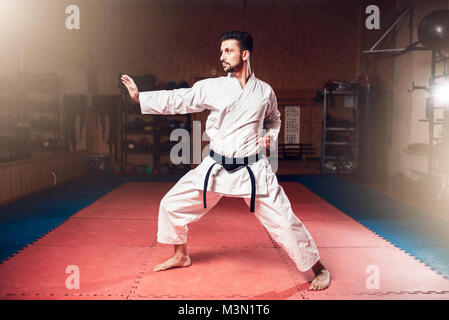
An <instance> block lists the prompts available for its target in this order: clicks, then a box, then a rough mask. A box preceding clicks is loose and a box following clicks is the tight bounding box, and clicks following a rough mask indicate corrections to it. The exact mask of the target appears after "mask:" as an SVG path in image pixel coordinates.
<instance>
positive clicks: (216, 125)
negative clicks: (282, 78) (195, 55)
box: [139, 73, 281, 197]
mask: <svg viewBox="0 0 449 320" xmlns="http://www.w3.org/2000/svg"><path fill="white" fill-rule="evenodd" d="M139 102H140V107H141V112H142V114H159V115H164V114H165V115H171V114H186V113H194V112H201V111H204V110H210V114H209V116H208V117H207V121H206V133H207V135H208V136H209V139H210V149H212V150H214V151H215V152H216V153H218V154H221V155H223V156H226V157H229V158H242V157H247V156H251V155H254V154H256V153H259V152H260V151H262V149H263V147H262V146H260V145H258V143H257V140H258V139H259V138H260V137H263V136H264V135H263V133H265V135H266V134H271V137H272V140H271V144H272V145H277V138H278V134H279V130H280V127H281V119H280V112H279V110H278V107H277V99H276V96H275V93H274V91H273V89H272V88H271V86H270V85H268V84H267V83H265V82H263V81H262V80H259V79H257V78H256V76H255V74H254V73H252V74H251V76H250V77H249V79H248V81H247V83H246V85H245V87H244V88H243V89H242V87H241V85H240V83H239V81H238V79H237V78H235V77H234V76H232V74H231V73H228V76H222V77H217V78H209V79H204V80H200V81H198V82H196V83H195V84H194V85H193V86H192V87H191V88H180V89H174V90H158V91H147V92H140V94H139ZM214 162H215V160H214V159H212V158H211V157H210V156H207V157H205V158H204V159H203V161H202V162H201V164H199V165H198V166H197V167H196V168H195V169H193V170H191V171H190V172H189V173H187V174H188V175H189V177H190V178H191V179H192V182H193V183H194V185H195V188H196V189H199V190H202V189H203V187H204V177H205V175H206V172H207V170H208V168H209V167H210V166H211V165H212V164H213V163H214ZM250 168H251V170H252V171H253V172H254V175H255V179H256V195H258V196H261V195H267V175H269V174H273V172H272V169H271V166H270V163H269V161H268V159H267V157H266V156H263V159H261V160H259V161H257V162H254V163H252V164H251V165H250ZM207 190H208V191H213V192H218V193H221V194H223V195H228V196H240V197H250V195H251V181H250V177H249V174H248V171H247V170H246V168H244V167H240V168H239V169H237V170H235V171H232V172H228V171H226V170H225V169H224V168H223V167H222V166H221V165H215V166H214V168H213V170H212V172H211V182H210V183H209V186H208V188H207Z"/></svg>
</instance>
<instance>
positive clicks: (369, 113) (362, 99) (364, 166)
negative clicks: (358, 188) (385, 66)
mask: <svg viewBox="0 0 449 320" xmlns="http://www.w3.org/2000/svg"><path fill="white" fill-rule="evenodd" d="M384 109H385V108H384V106H382V105H381V90H380V87H379V77H378V76H373V75H363V76H360V77H359V164H358V170H357V176H358V178H359V179H360V180H362V181H364V182H371V183H376V182H380V181H381V179H382V178H383V177H384V172H385V170H386V168H385V159H386V158H385V156H386V155H385V143H386V142H385V129H386V126H385V116H384V115H385V113H384Z"/></svg>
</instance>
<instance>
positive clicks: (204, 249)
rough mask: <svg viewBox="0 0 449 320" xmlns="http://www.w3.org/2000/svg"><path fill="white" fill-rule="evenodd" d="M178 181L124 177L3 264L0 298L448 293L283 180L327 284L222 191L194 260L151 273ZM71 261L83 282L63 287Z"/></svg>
mask: <svg viewBox="0 0 449 320" xmlns="http://www.w3.org/2000/svg"><path fill="white" fill-rule="evenodd" d="M172 185H173V184H171V183H127V184H124V185H122V186H121V187H119V188H117V189H115V190H113V191H111V192H110V193H109V194H107V195H105V196H104V197H102V198H100V199H99V200H98V201H96V202H94V203H93V204H91V205H90V206H88V207H86V208H84V209H83V210H81V211H79V212H78V213H76V214H75V215H73V216H72V217H71V218H70V219H69V220H67V221H66V222H65V223H64V224H62V225H61V226H59V227H58V228H56V229H55V230H53V231H51V232H49V233H48V234H47V235H45V236H44V237H42V238H41V239H39V240H38V241H36V242H35V243H34V244H32V245H29V246H28V247H27V248H25V249H24V250H22V251H21V252H20V253H19V254H17V255H15V256H13V257H12V258H10V259H9V260H8V261H5V262H4V263H3V264H1V265H0V299H248V300H249V299H258V300H259V299H295V300H302V299H364V300H365V299H388V300H390V299H391V300H394V299H448V298H449V281H448V280H447V279H445V278H444V277H443V276H441V275H439V274H438V273H436V272H434V271H433V270H431V269H430V268H428V267H427V266H426V265H424V264H422V263H420V262H419V261H417V260H416V259H414V258H413V257H410V256H409V255H407V254H405V253H404V252H403V251H401V250H399V249H397V248H395V247H394V246H393V245H391V244H390V243H388V242H387V241H385V240H383V239H382V238H380V237H378V236H376V235H375V234H374V233H372V232H371V231H369V230H368V229H366V228H365V227H363V226H362V225H360V224H359V223H357V222H356V221H354V220H353V219H352V218H350V217H348V216H346V215H345V214H344V213H343V212H340V211H339V210H338V209H336V208H335V207H333V206H332V205H330V204H328V203H326V202H325V201H324V200H323V199H321V198H320V197H318V196H316V195H315V194H313V193H312V192H310V191H309V190H308V189H307V188H305V187H303V186H302V185H300V184H298V183H295V182H291V183H282V186H283V188H284V190H285V192H286V193H287V196H288V197H289V199H290V201H291V203H292V208H293V210H294V212H295V214H296V215H297V216H298V217H299V218H300V220H301V221H303V223H304V224H305V226H306V227H307V229H308V230H309V232H310V233H311V234H312V236H313V238H314V240H315V242H316V244H317V245H318V247H319V251H320V255H321V259H322V262H323V263H324V264H325V265H326V267H327V268H328V269H329V270H330V272H331V275H332V283H331V286H330V288H328V289H327V290H324V291H320V292H312V291H308V287H309V284H310V281H311V280H312V279H313V273H312V271H311V270H309V271H307V272H299V271H298V270H297V269H296V266H295V265H294V264H293V262H292V261H291V260H290V259H289V258H288V256H287V255H286V253H285V252H284V251H282V249H280V248H279V247H278V246H275V245H274V243H273V242H272V240H271V238H270V237H269V235H268V233H267V232H266V230H265V229H264V228H263V227H262V226H261V225H260V223H259V222H258V220H257V219H256V218H255V217H254V215H253V214H251V213H250V212H249V209H248V206H247V205H246V204H245V202H244V201H243V200H242V199H240V198H227V197H224V198H223V199H221V200H220V202H219V203H218V204H217V205H216V206H215V207H214V208H213V209H211V211H210V212H209V213H207V214H206V215H205V216H204V217H203V218H202V219H201V220H200V221H198V222H195V223H192V224H191V225H189V236H188V240H189V247H188V248H189V249H188V250H189V253H190V255H191V259H192V263H193V264H192V266H191V267H189V268H178V269H173V270H170V271H165V272H159V273H155V272H153V271H152V268H153V266H154V265H155V264H157V263H160V262H162V261H163V260H164V259H166V258H168V257H169V256H170V255H171V254H172V252H173V248H172V246H168V245H161V244H157V243H156V242H155V240H156V233H157V214H158V208H159V202H160V200H161V199H162V198H163V196H164V194H165V193H166V192H167V191H168V190H169V189H170V188H171V186H172ZM69 265H74V266H77V267H78V268H79V271H80V288H79V289H68V288H67V287H66V280H67V277H69V274H67V273H66V268H67V266H69ZM367 268H368V269H367ZM369 268H377V270H378V271H379V278H378V279H379V286H378V287H376V286H374V287H373V284H372V283H371V282H367V281H368V280H367V279H368V278H369V277H370V276H371V275H372V274H370V273H369V272H368V271H370V269H369ZM370 272H372V270H371V271H370ZM370 279H371V278H370ZM367 283H371V285H370V284H367Z"/></svg>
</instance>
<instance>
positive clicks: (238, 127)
mask: <svg viewBox="0 0 449 320" xmlns="http://www.w3.org/2000/svg"><path fill="white" fill-rule="evenodd" d="M139 100H140V106H141V111H142V114H185V113H193V112H201V111H203V110H206V109H207V110H210V114H209V116H208V118H207V122H206V133H207V135H208V136H209V138H210V149H212V150H214V151H215V152H216V153H218V154H220V155H223V156H226V157H228V158H243V157H248V156H252V155H255V154H257V153H259V152H260V151H261V150H262V149H263V147H262V146H260V145H259V144H258V143H257V141H258V139H259V137H263V136H264V135H263V133H266V134H271V136H272V142H271V143H272V144H273V145H275V144H276V143H277V137H278V134H279V130H280V127H281V120H280V112H279V110H278V108H277V100H276V96H275V94H274V91H273V89H272V88H271V87H270V86H269V85H268V84H267V83H265V82H263V81H261V80H259V79H257V78H256V77H255V75H254V73H252V74H251V76H250V78H249V79H248V81H247V83H246V85H245V87H244V88H243V89H242V87H241V85H240V83H239V81H238V79H236V78H235V77H233V76H232V74H231V73H229V74H228V76H227V77H218V78H210V79H204V80H201V81H198V82H196V83H195V84H194V85H193V86H192V88H181V89H174V90H159V91H148V92H140V94H139ZM213 163H215V160H214V159H212V158H211V157H210V156H207V157H205V158H204V159H203V161H202V162H201V164H200V165H198V166H197V167H196V168H195V169H193V170H190V171H189V172H188V173H187V174H185V175H184V176H183V177H182V178H181V179H180V180H179V181H178V182H177V183H176V184H175V186H173V188H172V189H171V190H170V191H169V192H168V193H167V194H166V195H165V196H164V198H163V199H162V201H161V203H160V207H159V218H158V234H157V241H158V242H160V243H166V244H184V243H186V242H187V231H188V227H187V225H188V224H189V223H192V222H195V221H198V220H199V219H200V218H201V217H202V216H203V215H204V214H205V213H207V212H208V211H209V210H210V209H211V208H213V207H214V205H215V204H216V203H217V202H218V201H219V200H220V198H221V197H222V196H234V197H236V196H237V197H242V198H244V199H245V202H246V203H247V204H248V205H249V202H250V201H249V200H250V199H249V198H250V195H251V181H250V176H249V173H248V170H247V169H246V168H244V166H242V167H239V168H238V169H236V170H234V171H227V170H226V169H225V168H224V167H223V166H221V165H219V164H218V165H215V166H214V167H213V169H212V172H211V175H210V180H209V184H208V187H207V190H208V191H207V208H204V207H203V188H204V178H205V175H206V172H207V170H208V169H209V167H210V166H211V165H212V164H213ZM249 167H250V168H251V170H252V171H253V173H254V176H255V180H256V202H255V212H254V214H255V216H256V217H257V219H258V220H259V221H260V222H261V223H262V224H263V226H264V227H265V228H266V229H267V231H268V232H269V234H270V235H271V237H272V238H273V239H274V240H275V241H276V242H277V243H278V244H279V245H280V246H281V247H282V248H283V249H284V250H285V251H286V252H287V254H288V255H289V256H290V257H291V258H292V260H293V261H294V262H295V263H296V265H297V267H298V269H299V270H300V271H306V270H308V269H310V268H311V267H312V266H313V265H314V264H315V263H316V262H317V261H318V260H319V259H320V257H319V253H318V250H317V247H316V245H315V243H314V241H313V239H312V237H311V236H310V234H309V232H308V231H307V229H306V228H305V226H304V225H303V224H302V223H301V221H300V220H299V219H298V218H297V217H296V216H295V214H294V213H293V211H292V208H291V204H290V202H289V200H288V198H287V196H286V195H285V193H284V190H283V189H282V187H281V186H280V185H279V184H278V181H277V177H276V175H275V174H274V172H273V170H272V168H271V165H270V163H269V161H268V159H267V158H266V157H265V156H263V158H262V159H260V160H259V161H257V162H254V163H252V164H250V165H249Z"/></svg>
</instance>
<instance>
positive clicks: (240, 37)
mask: <svg viewBox="0 0 449 320" xmlns="http://www.w3.org/2000/svg"><path fill="white" fill-rule="evenodd" d="M231 39H232V40H237V41H238V43H239V48H240V50H242V51H243V50H248V51H249V53H250V54H253V37H251V35H250V34H249V33H248V32H245V31H226V32H224V33H223V34H222V35H221V37H220V40H221V41H225V40H231Z"/></svg>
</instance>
